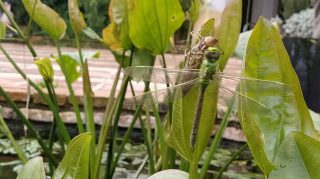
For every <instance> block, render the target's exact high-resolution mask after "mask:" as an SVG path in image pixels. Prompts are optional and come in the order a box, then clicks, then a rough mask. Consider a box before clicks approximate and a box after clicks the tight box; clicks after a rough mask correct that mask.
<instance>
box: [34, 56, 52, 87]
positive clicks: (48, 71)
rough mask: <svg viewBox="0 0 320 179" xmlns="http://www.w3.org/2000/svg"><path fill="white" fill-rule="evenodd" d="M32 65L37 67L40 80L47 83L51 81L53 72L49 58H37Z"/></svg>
mask: <svg viewBox="0 0 320 179" xmlns="http://www.w3.org/2000/svg"><path fill="white" fill-rule="evenodd" d="M34 63H35V64H36V65H37V66H38V70H39V72H40V74H41V76H42V78H43V79H44V80H46V81H48V82H52V81H53V76H54V71H53V67H52V63H51V59H50V58H49V57H38V58H36V61H34Z"/></svg>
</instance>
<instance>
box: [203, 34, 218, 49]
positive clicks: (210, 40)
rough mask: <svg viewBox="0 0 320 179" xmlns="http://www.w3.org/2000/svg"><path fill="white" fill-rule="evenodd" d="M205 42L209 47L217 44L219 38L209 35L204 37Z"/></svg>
mask: <svg viewBox="0 0 320 179" xmlns="http://www.w3.org/2000/svg"><path fill="white" fill-rule="evenodd" d="M203 42H204V44H206V46H208V47H212V46H215V45H216V44H217V43H218V39H217V38H215V37H213V36H207V37H205V38H204V39H203Z"/></svg>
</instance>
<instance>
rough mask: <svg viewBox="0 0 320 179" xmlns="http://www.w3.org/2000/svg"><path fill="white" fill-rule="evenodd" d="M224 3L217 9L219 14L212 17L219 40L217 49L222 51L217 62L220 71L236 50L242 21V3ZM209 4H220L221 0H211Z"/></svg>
mask: <svg viewBox="0 0 320 179" xmlns="http://www.w3.org/2000/svg"><path fill="white" fill-rule="evenodd" d="M224 2H225V7H224V8H223V9H220V8H219V7H217V10H220V11H221V14H220V15H217V17H216V16H215V17H214V18H215V19H216V23H215V36H217V37H218V38H219V47H221V48H222V49H223V51H224V54H223V55H221V57H220V60H219V62H220V63H219V67H220V70H223V69H224V67H225V65H226V64H227V61H228V59H229V57H230V56H231V55H232V54H233V51H234V49H235V48H236V45H237V41H238V37H239V34H240V30H241V20H242V1H241V0H224ZM211 3H212V4H215V3H217V4H221V0H213V2H211ZM217 14H218V13H217Z"/></svg>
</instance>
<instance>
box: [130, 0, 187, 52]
mask: <svg viewBox="0 0 320 179" xmlns="http://www.w3.org/2000/svg"><path fill="white" fill-rule="evenodd" d="M183 21H184V13H183V11H182V8H181V6H180V3H179V1H178V0H137V1H135V4H134V5H133V6H132V7H131V8H129V27H130V28H129V35H130V38H131V40H132V42H133V43H134V45H135V46H136V47H138V48H145V49H149V50H150V51H151V52H152V53H153V54H163V53H164V52H165V51H166V47H167V45H168V44H169V38H170V37H171V36H172V35H173V33H174V32H175V30H177V29H178V28H179V27H180V26H181V24H182V22H183Z"/></svg>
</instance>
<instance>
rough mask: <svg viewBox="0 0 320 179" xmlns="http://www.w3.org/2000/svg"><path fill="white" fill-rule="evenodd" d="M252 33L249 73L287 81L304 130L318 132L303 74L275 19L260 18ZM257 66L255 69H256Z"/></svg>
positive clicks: (249, 51) (253, 75)
mask: <svg viewBox="0 0 320 179" xmlns="http://www.w3.org/2000/svg"><path fill="white" fill-rule="evenodd" d="M254 29H255V30H254V32H255V33H254V34H253V35H251V37H250V39H249V42H248V46H247V53H246V62H245V68H247V69H246V70H245V71H244V75H245V76H249V77H253V78H258V79H263V80H270V81H277V82H281V83H284V84H287V85H288V86H289V87H290V88H291V89H292V90H293V93H294V96H295V100H296V103H297V104H296V105H297V107H298V109H297V110H298V114H299V115H298V116H296V117H297V118H299V120H300V123H301V130H302V132H304V133H306V134H310V135H315V137H317V136H316V131H315V129H314V126H313V123H312V119H311V116H310V113H309V110H308V107H307V105H306V103H305V101H304V98H303V95H302V90H301V87H300V83H299V78H298V76H297V74H296V72H295V71H294V68H293V67H292V65H291V61H290V58H289V55H288V53H287V51H286V48H285V46H284V45H283V42H282V39H281V36H280V34H279V33H278V31H277V30H276V29H275V27H274V26H273V25H272V23H271V22H269V21H267V20H266V19H264V18H260V19H259V21H258V23H257V25H256V27H255V28H254ZM252 69H255V70H252Z"/></svg>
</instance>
